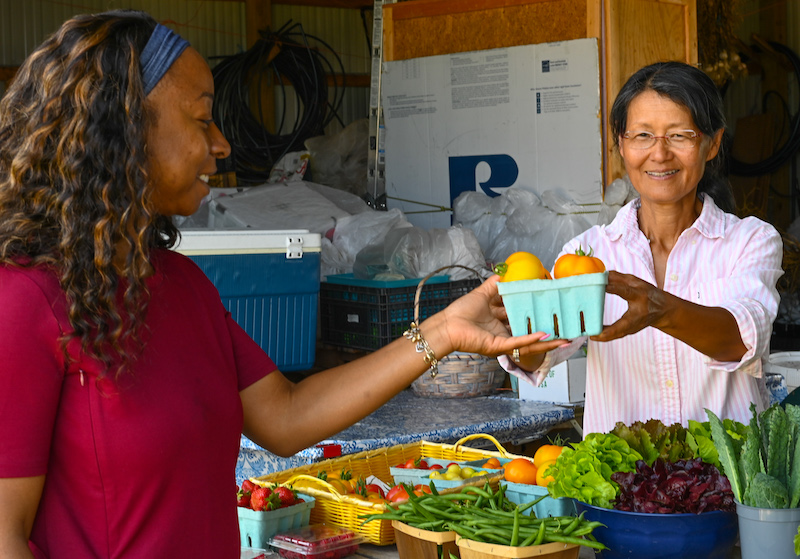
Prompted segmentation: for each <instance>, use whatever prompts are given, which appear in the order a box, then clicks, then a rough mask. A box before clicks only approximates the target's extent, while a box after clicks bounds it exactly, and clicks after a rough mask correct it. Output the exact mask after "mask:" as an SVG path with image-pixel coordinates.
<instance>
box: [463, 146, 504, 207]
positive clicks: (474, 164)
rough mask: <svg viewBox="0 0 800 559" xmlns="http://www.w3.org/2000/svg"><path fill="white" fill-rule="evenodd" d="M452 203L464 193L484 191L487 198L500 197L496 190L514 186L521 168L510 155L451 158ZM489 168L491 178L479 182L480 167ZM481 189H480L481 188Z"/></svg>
mask: <svg viewBox="0 0 800 559" xmlns="http://www.w3.org/2000/svg"><path fill="white" fill-rule="evenodd" d="M448 159H449V167H450V203H451V204H452V202H453V201H454V200H455V199H456V198H458V195H459V194H461V193H462V192H472V191H475V190H482V191H483V192H484V193H485V194H486V195H487V196H499V195H500V193H499V192H496V191H495V190H493V189H494V188H506V187H509V186H511V185H512V184H514V182H515V181H516V180H517V177H518V176H519V167H517V163H516V161H514V158H513V157H511V156H510V155H507V154H505V153H501V154H497V155H462V156H458V157H450V158H448ZM481 163H486V164H487V165H488V166H489V172H490V174H489V178H488V179H486V180H485V181H484V182H480V183H479V182H478V174H477V169H478V165H479V164H481ZM479 187H480V188H479Z"/></svg>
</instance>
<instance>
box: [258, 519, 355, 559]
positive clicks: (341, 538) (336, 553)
mask: <svg viewBox="0 0 800 559" xmlns="http://www.w3.org/2000/svg"><path fill="white" fill-rule="evenodd" d="M363 541H364V537H363V536H361V535H360V534H356V533H355V532H354V531H352V530H349V529H347V528H342V527H340V526H329V525H327V524H312V525H310V526H305V527H304V528H300V529H297V530H291V531H289V532H284V533H280V534H278V535H276V536H275V537H273V538H272V539H270V541H269V545H271V546H272V547H275V548H277V549H278V555H280V556H281V557H286V559H338V558H339V557H347V556H349V555H353V554H354V553H356V552H357V551H358V545H359V544H360V543H361V542H363Z"/></svg>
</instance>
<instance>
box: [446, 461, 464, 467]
mask: <svg viewBox="0 0 800 559" xmlns="http://www.w3.org/2000/svg"><path fill="white" fill-rule="evenodd" d="M453 464H455V465H456V466H459V467H460V466H461V464H459V463H458V462H450V463H449V464H448V465H447V467H448V468H449V467H450V466H452V465H453Z"/></svg>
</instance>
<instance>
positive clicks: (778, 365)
mask: <svg viewBox="0 0 800 559" xmlns="http://www.w3.org/2000/svg"><path fill="white" fill-rule="evenodd" d="M766 372H768V373H780V374H782V375H783V377H784V378H785V379H786V386H787V387H788V388H789V392H791V391H792V390H794V389H795V388H797V387H798V386H800V351H779V352H777V353H771V354H770V355H769V360H768V361H767V365H766Z"/></svg>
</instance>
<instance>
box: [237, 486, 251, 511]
mask: <svg viewBox="0 0 800 559" xmlns="http://www.w3.org/2000/svg"><path fill="white" fill-rule="evenodd" d="M250 495H251V494H250V492H249V491H241V490H240V491H239V492H237V493H236V506H237V507H245V508H248V509H249V508H250Z"/></svg>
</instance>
